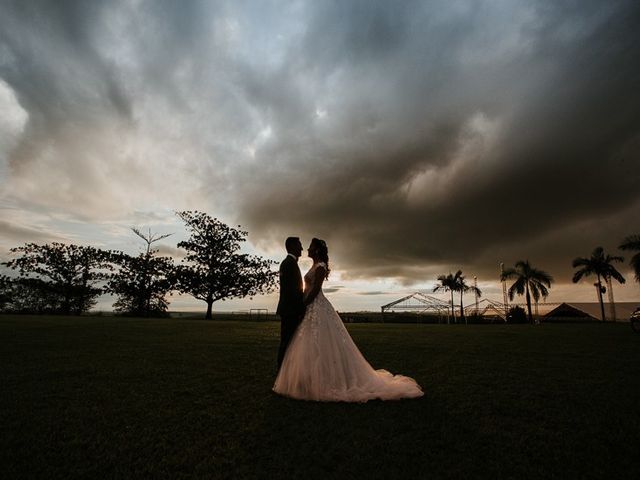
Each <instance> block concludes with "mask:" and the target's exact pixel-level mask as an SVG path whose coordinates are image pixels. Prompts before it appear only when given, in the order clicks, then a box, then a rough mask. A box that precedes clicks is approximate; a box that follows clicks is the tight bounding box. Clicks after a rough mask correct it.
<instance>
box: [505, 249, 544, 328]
mask: <svg viewBox="0 0 640 480" xmlns="http://www.w3.org/2000/svg"><path fill="white" fill-rule="evenodd" d="M505 280H515V281H514V282H513V285H511V287H510V288H509V300H513V297H514V296H515V294H516V293H517V294H518V295H525V299H526V301H527V312H528V314H529V322H530V323H533V314H532V313H531V297H532V296H533V299H534V300H535V301H536V302H538V301H539V300H540V297H541V296H542V297H543V298H546V297H547V296H548V295H549V290H548V289H549V288H551V282H553V277H552V276H551V275H549V274H548V273H547V272H545V271H543V270H539V269H537V268H534V267H532V266H531V264H530V263H529V260H526V261H524V260H518V261H517V262H516V264H515V266H514V267H510V268H507V269H505V270H504V271H503V272H502V274H501V275H500V281H505Z"/></svg>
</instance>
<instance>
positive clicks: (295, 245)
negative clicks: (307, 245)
mask: <svg viewBox="0 0 640 480" xmlns="http://www.w3.org/2000/svg"><path fill="white" fill-rule="evenodd" d="M284 245H285V247H286V248H287V254H288V255H287V257H286V258H285V259H284V260H283V261H282V263H281V264H280V300H279V301H278V309H277V310H276V313H277V314H278V315H279V316H280V349H279V350H278V371H280V367H281V366H282V360H283V359H284V354H285V352H286V351H287V346H288V345H289V342H290V341H291V339H292V338H293V334H294V333H295V331H296V328H298V325H299V324H300V322H301V321H302V317H304V311H305V306H304V303H303V301H302V275H301V274H300V268H299V267H298V258H300V255H301V254H302V243H300V239H299V238H298V237H289V238H287V240H286V241H285V243H284Z"/></svg>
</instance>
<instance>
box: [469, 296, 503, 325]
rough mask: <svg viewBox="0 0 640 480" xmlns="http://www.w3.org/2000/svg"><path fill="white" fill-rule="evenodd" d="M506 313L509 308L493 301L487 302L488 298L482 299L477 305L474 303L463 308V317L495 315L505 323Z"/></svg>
mask: <svg viewBox="0 0 640 480" xmlns="http://www.w3.org/2000/svg"><path fill="white" fill-rule="evenodd" d="M508 311H509V307H508V306H507V305H505V304H504V303H502V302H497V301H495V300H489V299H488V298H483V299H482V300H480V301H479V302H477V303H474V304H472V305H467V306H466V307H464V314H465V316H468V315H477V316H485V315H495V316H496V317H500V318H501V319H502V320H504V321H505V322H506V321H507V312H508Z"/></svg>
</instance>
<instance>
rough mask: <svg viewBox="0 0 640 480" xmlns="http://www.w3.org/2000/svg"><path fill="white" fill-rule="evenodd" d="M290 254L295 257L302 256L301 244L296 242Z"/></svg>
mask: <svg viewBox="0 0 640 480" xmlns="http://www.w3.org/2000/svg"><path fill="white" fill-rule="evenodd" d="M291 253H293V254H294V255H295V256H296V257H300V255H302V243H301V242H300V241H298V243H296V244H295V245H294V246H293V248H292V249H291Z"/></svg>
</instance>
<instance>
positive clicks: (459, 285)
mask: <svg viewBox="0 0 640 480" xmlns="http://www.w3.org/2000/svg"><path fill="white" fill-rule="evenodd" d="M458 273H460V275H459V276H458V278H457V281H456V291H457V292H460V318H464V323H465V324H466V323H467V317H465V316H464V306H463V304H462V295H463V294H464V293H465V292H468V291H469V290H471V291H472V292H473V293H475V294H476V295H478V296H479V297H481V296H482V291H481V290H480V289H479V288H478V287H476V286H475V285H473V286H472V285H467V282H465V281H464V277H463V276H462V271H460V270H458Z"/></svg>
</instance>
